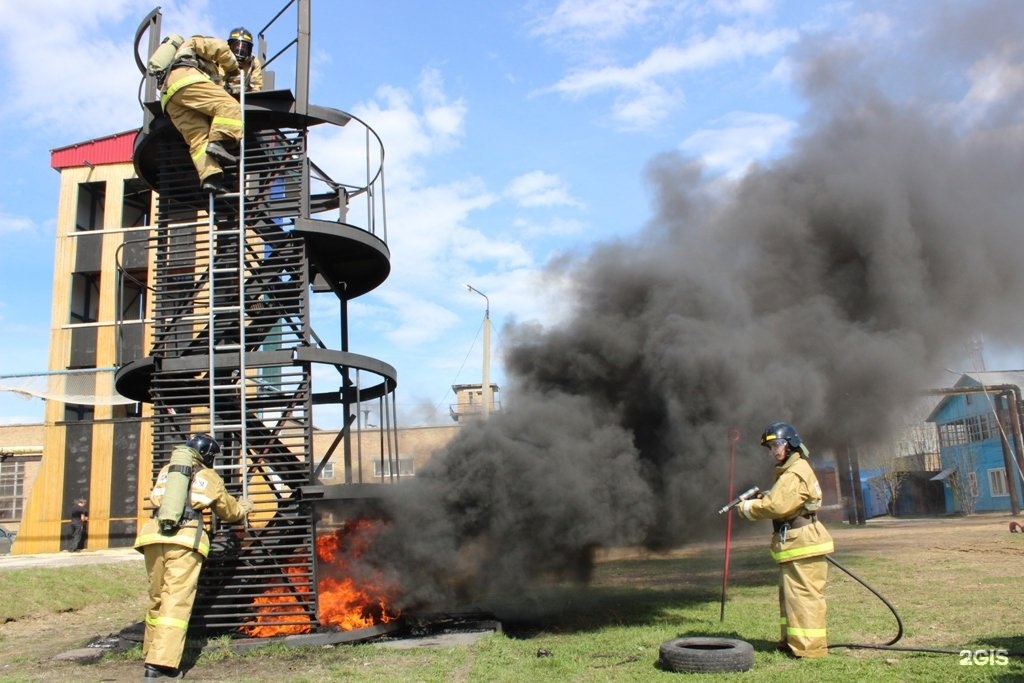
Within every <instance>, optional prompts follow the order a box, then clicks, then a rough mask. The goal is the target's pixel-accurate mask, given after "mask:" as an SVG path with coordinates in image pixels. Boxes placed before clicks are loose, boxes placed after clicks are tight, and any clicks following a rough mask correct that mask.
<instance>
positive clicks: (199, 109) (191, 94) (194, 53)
mask: <svg viewBox="0 0 1024 683" xmlns="http://www.w3.org/2000/svg"><path fill="white" fill-rule="evenodd" d="M238 76H239V67H238V61H237V60H236V59H235V55H234V53H233V52H232V51H231V48H230V46H229V45H228V43H227V41H224V40H221V39H220V38H210V37H206V36H192V37H191V38H189V39H188V40H186V41H184V43H183V44H182V45H181V46H180V47H179V48H178V49H177V52H176V53H175V55H174V58H173V60H172V62H171V65H170V67H168V69H167V71H166V73H164V74H163V75H162V77H161V78H162V80H161V81H160V92H161V95H160V104H161V106H162V107H163V109H164V113H165V114H166V115H167V118H169V119H170V120H171V123H173V124H174V127H175V128H177V129H178V132H180V133H181V136H182V137H183V138H185V142H187V143H188V148H189V154H190V155H191V156H192V163H193V164H194V165H195V167H196V171H197V172H198V173H199V182H200V184H201V186H202V188H203V190H204V191H206V192H217V193H221V192H226V191H227V187H226V186H225V185H224V169H223V167H222V166H221V165H222V164H229V165H231V164H235V163H237V162H238V157H237V156H236V155H235V154H234V152H235V151H237V149H238V144H239V142H240V141H241V139H242V134H243V133H242V107H241V105H240V104H239V103H238V100H236V99H235V98H234V97H232V96H231V95H230V94H228V92H227V90H225V89H224V83H222V82H221V81H222V80H223V79H228V80H230V79H232V78H238Z"/></svg>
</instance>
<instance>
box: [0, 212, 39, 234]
mask: <svg viewBox="0 0 1024 683" xmlns="http://www.w3.org/2000/svg"><path fill="white" fill-rule="evenodd" d="M34 230H35V223H34V222H33V221H32V219H31V218H25V217H24V216H15V215H12V214H9V213H7V212H5V211H0V235H5V234H10V233H14V232H31V231H34Z"/></svg>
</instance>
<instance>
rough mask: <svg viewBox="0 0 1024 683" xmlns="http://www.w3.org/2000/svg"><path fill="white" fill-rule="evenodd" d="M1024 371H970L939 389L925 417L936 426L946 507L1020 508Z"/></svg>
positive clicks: (1022, 497)
mask: <svg viewBox="0 0 1024 683" xmlns="http://www.w3.org/2000/svg"><path fill="white" fill-rule="evenodd" d="M1021 386H1024V371H1009V372H974V373H970V374H964V375H961V376H960V379H959V380H957V382H956V384H955V385H954V386H953V387H952V388H950V389H945V390H941V391H939V392H937V393H941V394H942V395H943V398H942V400H940V401H939V404H938V405H937V406H936V407H935V410H933V411H932V414H931V415H930V416H929V417H928V421H929V422H934V423H935V424H936V425H937V427H938V439H939V448H940V457H941V465H942V470H941V471H940V472H939V473H938V474H937V475H935V477H934V479H935V480H936V481H941V482H942V483H943V486H944V488H945V496H946V509H947V511H948V512H963V513H970V512H986V511H1007V512H1014V513H1016V512H1018V511H1019V510H1020V505H1021V501H1022V500H1024V489H1022V486H1021V472H1022V471H1024V458H1022V450H1024V449H1022V435H1021V418H1020V414H1021V408H1022V407H1024V406H1022V405H1021Z"/></svg>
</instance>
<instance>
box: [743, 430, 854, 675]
mask: <svg viewBox="0 0 1024 683" xmlns="http://www.w3.org/2000/svg"><path fill="white" fill-rule="evenodd" d="M761 445H762V446H764V447H766V448H767V449H768V450H769V452H770V453H771V454H772V457H773V458H775V483H774V484H773V485H772V487H771V489H770V490H768V491H766V492H764V493H760V492H758V493H757V494H756V497H755V496H752V497H749V498H747V499H746V500H743V501H742V502H740V503H739V505H738V506H737V512H738V513H739V515H740V516H741V517H743V518H744V519H748V520H751V521H754V520H758V519H770V520H772V526H773V529H774V533H773V534H772V541H771V553H772V558H773V559H774V560H775V561H776V562H777V563H778V565H779V612H780V617H781V621H780V624H781V627H782V640H781V641H780V642H779V649H780V650H782V651H784V652H789V653H790V654H792V655H794V656H796V657H824V656H825V655H827V654H828V638H827V635H828V634H827V631H826V627H825V613H826V604H825V595H824V590H825V582H826V581H827V578H828V563H827V561H826V558H825V556H826V555H828V554H830V553H832V552H834V550H835V548H834V546H833V543H832V536H831V535H829V533H828V530H827V529H826V528H825V527H824V525H823V524H822V523H821V522H819V521H818V517H817V511H818V509H819V508H821V486H820V485H819V484H818V478H817V477H816V476H815V474H814V470H813V469H811V465H810V463H809V462H808V461H807V456H808V455H809V454H810V451H808V449H807V446H805V445H804V443H803V441H802V440H801V439H800V435H799V434H797V431H796V429H795V428H794V427H793V426H792V425H791V424H788V423H786V422H773V423H771V424H770V425H768V426H767V427H765V430H764V433H763V434H762V435H761Z"/></svg>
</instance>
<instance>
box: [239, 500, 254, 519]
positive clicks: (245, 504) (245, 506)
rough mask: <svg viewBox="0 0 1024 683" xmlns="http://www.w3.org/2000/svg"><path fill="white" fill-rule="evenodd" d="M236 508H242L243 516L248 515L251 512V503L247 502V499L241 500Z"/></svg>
mask: <svg viewBox="0 0 1024 683" xmlns="http://www.w3.org/2000/svg"><path fill="white" fill-rule="evenodd" d="M238 507H240V508H242V513H243V514H246V515H248V514H249V513H250V512H252V509H253V504H252V501H251V500H249V499H248V498H243V499H242V500H240V501H238Z"/></svg>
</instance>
